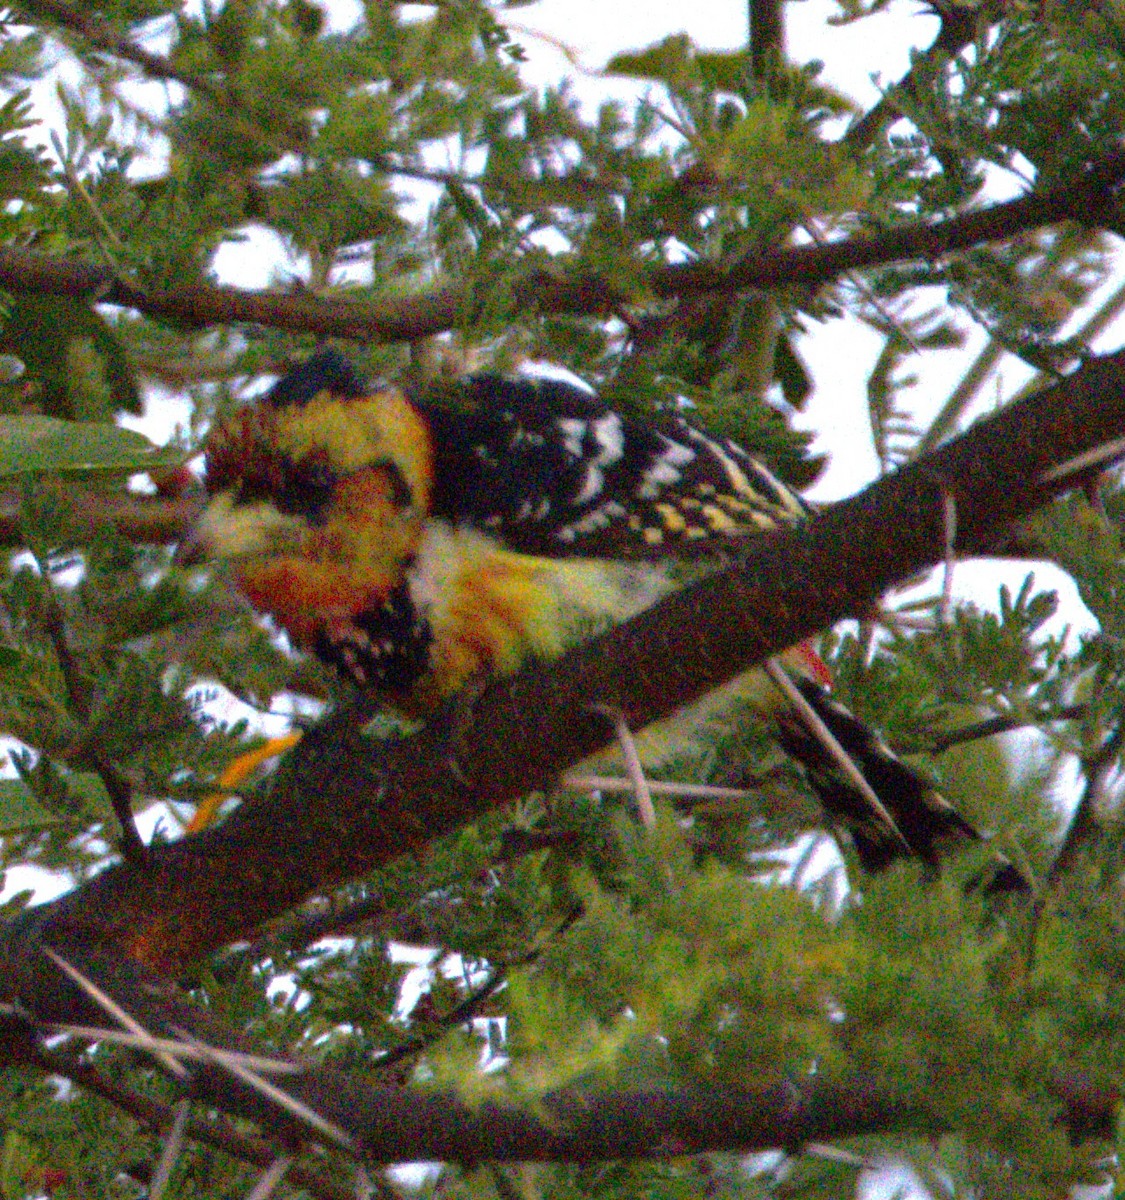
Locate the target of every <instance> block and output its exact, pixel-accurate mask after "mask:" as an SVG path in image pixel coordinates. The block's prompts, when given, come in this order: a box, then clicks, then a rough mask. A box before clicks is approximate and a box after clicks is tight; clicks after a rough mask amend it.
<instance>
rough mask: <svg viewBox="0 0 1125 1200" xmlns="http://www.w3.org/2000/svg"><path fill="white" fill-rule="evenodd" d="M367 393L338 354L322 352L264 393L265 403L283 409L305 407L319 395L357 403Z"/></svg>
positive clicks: (327, 351)
mask: <svg viewBox="0 0 1125 1200" xmlns="http://www.w3.org/2000/svg"><path fill="white" fill-rule="evenodd" d="M368 391H369V388H368V386H367V384H366V383H364V381H363V379H362V378H360V375H359V372H358V371H357V370H356V369H355V367H353V366H352V364H351V363H350V362H349V361H348V359H347V358H345V357H344V355H342V354H341V353H340V351H339V350H332V349H325V350H318V351H317V352H316V353H315V354H314V355H313V356H312V358H310V359H308V360H307V361H305V362H303V363H302V364H301V365H300V366H299V367H295V368H294V369H293V370H292V371H290V372H289V373H288V374H287V375H283V376H282V377H281V378H280V379H279V380H278V381H277V383H275V384H274V385H273V387H272V388H270V390H269V391H268V392H267V393H266V402H267V403H268V404H272V405H273V406H274V407H275V408H286V407H288V406H289V405H291V404H296V405H298V406H300V405H303V404H308V402H309V401H310V400H311V399H312V398H313V397H314V396H316V395H318V394H319V393H320V392H331V393H332V394H333V395H334V396H344V397H347V398H350V399H358V398H359V397H360V396H366V395H367V393H368Z"/></svg>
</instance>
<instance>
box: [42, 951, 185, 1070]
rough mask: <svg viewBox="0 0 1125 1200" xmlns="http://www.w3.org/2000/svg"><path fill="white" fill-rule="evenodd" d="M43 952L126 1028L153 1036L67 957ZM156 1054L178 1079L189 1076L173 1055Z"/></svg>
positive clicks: (52, 952) (158, 1052)
mask: <svg viewBox="0 0 1125 1200" xmlns="http://www.w3.org/2000/svg"><path fill="white" fill-rule="evenodd" d="M43 953H44V954H45V955H46V956H47V957H48V958H49V959H50V960H51V961H52V962H53V963H54V964H55V966H57V967H58V968H59V970H60V971H62V972H63V974H64V975H66V976H67V977H68V978H69V979H71V980H72V981H73V982H74V983H76V984H77V985H78V986H79V987H80V988H81V989H82V991H83V992H85V993H86V995H87V996H89V997H90V999H91V1000H93V1001H94V1003H95V1004H97V1005H98V1006H99V1008H102V1009H103V1010H104V1011H105V1012H107V1013H109V1015H110V1016H111V1017H114V1018H116V1019H117V1020H118V1021H120V1022H121V1024H122V1025H124V1026H125V1028H126V1029H128V1030H130V1031H131V1032H132V1033H135V1034H137V1035H138V1036H141V1037H145V1038H151V1037H152V1035H151V1034H150V1033H149V1031H148V1030H147V1029H145V1027H144V1026H143V1025H142V1024H141V1023H140V1021H138V1020H137V1019H136V1017H134V1016H132V1015H131V1014H130V1013H128V1012H126V1011H125V1009H123V1008H122V1007H121V1005H120V1004H118V1003H117V1001H116V1000H114V999H113V997H112V996H110V995H107V993H105V992H103V991H102V989H101V988H100V987H98V985H97V984H96V983H95V982H94V981H93V980H92V979H89V978H88V977H87V976H85V975H83V974H82V972H81V971H79V970H78V968H77V967H73V966H71V965H70V963H68V962H67V961H66V959H65V958H63V957H62V956H61V955H59V954H56V953H55V951H54V950H52V949H51V947H50V946H44V947H43ZM154 1056H155V1057H156V1058H158V1059H159V1060H160V1061H161V1062H162V1063H163V1064H164V1065H165V1066H166V1067H167V1068H168V1070H169V1071H171V1072H172V1074H173V1075H175V1076H176V1077H177V1078H178V1079H187V1078H188V1072H187V1071H186V1070H185V1069H184V1067H183V1066H182V1064H181V1063H180V1062H179V1061H178V1060H177V1059H176V1058H175V1057H174V1056H173V1055H171V1054H168V1053H166V1052H165V1051H163V1050H157V1051H154Z"/></svg>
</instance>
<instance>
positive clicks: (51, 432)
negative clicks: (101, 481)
mask: <svg viewBox="0 0 1125 1200" xmlns="http://www.w3.org/2000/svg"><path fill="white" fill-rule="evenodd" d="M183 460H184V455H183V452H182V451H180V450H162V449H160V447H158V446H154V445H153V444H152V442H150V441H149V440H148V438H146V437H145V436H144V435H143V434H140V433H136V432H135V431H134V430H132V429H121V428H119V427H118V426H116V425H107V424H105V423H104V422H101V421H60V420H58V419H56V418H55V417H42V416H37V415H31V416H14V415H10V414H7V415H4V414H0V478H4V477H11V476H14V475H33V474H39V473H43V472H67V473H70V472H89V471H117V472H124V473H129V474H131V473H133V472H136V471H148V470H151V469H152V468H154V467H173V466H179V465H180V464H181V463H182V462H183Z"/></svg>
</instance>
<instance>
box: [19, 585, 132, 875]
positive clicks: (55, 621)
mask: <svg viewBox="0 0 1125 1200" xmlns="http://www.w3.org/2000/svg"><path fill="white" fill-rule="evenodd" d="M45 592H46V601H45V605H44V612H43V626H44V629H45V631H46V634H47V637H48V638H49V639H50V642H51V645H52V646H53V648H54V651H55V658H56V659H57V660H58V664H59V672H60V674H61V675H62V679H63V686H64V687H65V689H66V695H67V700H68V702H69V704H70V707H71V708H72V709H73V710H74V712H75V713H76V714H77V716H78V717H79V719H80V720H81V721H82V723H83V724H84V725H88V724H89V720H90V710H91V702H92V696H91V689H90V681H89V679H88V678H87V677H86V672H85V671H84V670H83V668H82V664H81V663H80V662H79V661H78V660H77V658H76V657H75V655H74V652H73V650H72V649H71V645H70V635H69V634H68V633H67V628H66V617H65V615H64V613H63V610H62V605H61V604H60V603H59V600H58V596H57V595H56V594H55V591H54V584H53V583H51V582H50V579H49V577H48V578H47V582H46V585H45ZM85 758H86V760H87V762H86V765H88V766H90V767H91V768H92V769H93V770H94V771H95V772H97V774H98V777H99V778H100V779H101V781H102V783H103V785H104V786H105V790H106V793H107V795H108V796H109V802H110V806H111V807H112V809H113V815H114V816H115V817H116V818H117V824H118V828H119V829H120V831H121V838H120V847H121V853H122V855H123V856H124V858H125V860H126V861H127V862H130V863H132V864H133V865H134V866H140V865H141V864H142V863H143V862H144V856H145V844H144V842H143V841H142V840H141V835H140V832H139V831H138V829H137V822H136V819H135V818H134V816H133V790H132V788H131V787H130V786H129V784H128V783H127V782H126V781H125V779H124V778H122V775H121V772H120V771H118V769H117V767H116V766H115V765H114V764H113V763H112V762H110V761H109V760H108V759H107V758H106V757H105V755H104V754H103V753H102V752H101V749H100V747H98V746H96V745H95V746H91V747H89V749H88V751H87V753H86V755H85Z"/></svg>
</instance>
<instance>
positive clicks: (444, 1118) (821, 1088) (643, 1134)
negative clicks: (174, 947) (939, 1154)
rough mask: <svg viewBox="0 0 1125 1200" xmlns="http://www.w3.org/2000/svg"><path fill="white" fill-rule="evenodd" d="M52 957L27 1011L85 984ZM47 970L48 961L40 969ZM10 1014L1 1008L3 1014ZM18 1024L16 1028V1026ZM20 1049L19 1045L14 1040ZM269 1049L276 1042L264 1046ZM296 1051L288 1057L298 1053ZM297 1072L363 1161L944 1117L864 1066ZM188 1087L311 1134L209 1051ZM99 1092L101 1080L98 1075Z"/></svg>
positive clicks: (215, 1025)
mask: <svg viewBox="0 0 1125 1200" xmlns="http://www.w3.org/2000/svg"><path fill="white" fill-rule="evenodd" d="M59 948H60V949H65V952H66V957H67V958H68V959H74V960H76V961H77V965H79V966H80V968H81V972H82V974H83V975H84V976H86V977H87V978H88V979H91V980H93V981H94V982H95V983H96V984H97V987H98V988H99V989H100V990H101V991H102V992H104V993H105V994H107V995H109V996H111V997H112V998H113V1000H114V1002H115V1003H116V1004H117V1005H118V1006H119V1007H120V1008H121V1009H123V1010H125V1011H126V1012H128V1013H129V1015H130V1018H131V1019H132V1020H135V1021H137V1022H138V1023H139V1024H140V1025H142V1026H143V1027H144V1028H145V1029H147V1030H149V1031H150V1032H153V1033H157V1034H160V1035H162V1036H168V1035H169V1033H170V1032H173V1031H175V1030H177V1029H180V1030H184V1031H186V1032H187V1034H188V1035H189V1036H190V1038H191V1039H193V1040H194V1041H195V1043H196V1044H198V1043H199V1042H202V1041H206V1042H207V1043H208V1044H209V1045H211V1046H213V1047H216V1048H221V1049H226V1050H238V1049H249V1048H251V1047H250V1046H249V1044H248V1043H247V1040H246V1038H245V1037H244V1035H242V1034H239V1033H238V1032H236V1031H234V1030H232V1029H230V1028H229V1027H227V1026H226V1025H224V1024H223V1023H222V1021H221V1020H220V1019H219V1018H218V1017H217V1016H216V1015H215V1014H214V1013H212V1012H210V1011H209V1010H207V1009H203V1008H200V1007H198V1006H196V1005H194V1004H192V1003H190V1002H189V1001H188V1000H187V999H186V998H185V997H184V996H183V995H181V994H180V993H179V992H178V991H177V990H176V989H175V988H173V987H172V986H171V985H169V984H168V983H166V982H165V981H163V980H160V979H157V978H155V977H154V976H152V975H150V974H149V973H148V972H146V971H144V970H143V969H140V968H138V966H137V964H136V963H135V962H128V961H126V960H124V959H121V958H120V957H117V956H116V955H115V954H112V953H110V954H106V953H102V952H100V951H92V952H91V951H89V950H83V949H79V948H71V947H63V946H61V945H60V946H59ZM34 957H35V958H36V959H38V961H39V963H40V964H42V965H44V966H46V967H47V969H48V970H49V971H50V988H49V989H48V990H47V991H45V992H44V993H43V994H41V996H40V997H39V998H38V1005H37V1007H38V1009H39V1012H37V1014H36V1015H37V1016H39V1015H41V1016H43V1017H45V1018H49V1017H50V1016H51V1015H52V1014H53V1015H58V1014H59V1013H60V1012H62V1011H63V1010H66V1011H68V1012H69V1011H73V1010H74V1009H75V1008H76V1007H78V1008H81V1007H82V1005H83V1004H84V1003H86V1001H85V1000H84V998H83V993H81V992H79V991H77V990H76V989H75V988H74V986H73V985H72V984H70V983H69V982H67V981H66V980H65V979H63V978H62V977H61V976H60V975H59V973H58V971H57V970H55V969H52V968H51V966H50V964H49V963H48V962H47V960H46V958H45V957H44V956H42V955H40V954H36V955H35V956H34ZM44 978H45V981H46V973H45V976H44ZM9 1020H11V1019H9ZM25 1028H26V1026H25V1025H23V1024H21V1026H20V1029H19V1032H20V1035H21V1037H23V1038H26V1034H25V1032H24V1030H25ZM22 1056H23V1058H24V1061H26V1051H24V1052H23V1054H22ZM271 1057H275V1058H276V1057H277V1056H271ZM294 1061H295V1062H296V1061H297V1060H294ZM297 1065H299V1066H300V1067H301V1068H302V1069H301V1070H299V1071H297V1072H295V1073H285V1074H278V1075H274V1076H271V1079H272V1080H273V1082H274V1083H275V1085H277V1086H279V1087H281V1088H283V1090H284V1091H285V1093H287V1095H288V1096H290V1097H292V1098H293V1100H295V1101H296V1102H297V1103H298V1104H300V1105H302V1106H304V1108H305V1109H307V1110H310V1111H312V1112H315V1113H316V1114H317V1116H318V1117H319V1118H321V1119H322V1120H324V1121H326V1122H328V1123H330V1124H331V1125H333V1126H335V1127H337V1128H338V1129H339V1130H341V1131H342V1132H343V1133H345V1134H347V1135H349V1137H350V1138H351V1139H352V1140H353V1141H354V1143H355V1144H356V1145H357V1146H358V1147H359V1148H360V1154H361V1157H362V1158H363V1159H364V1160H365V1161H367V1162H369V1163H376V1162H377V1163H385V1162H408V1161H416V1160H418V1159H440V1160H442V1161H456V1162H466V1163H472V1162H480V1161H494V1162H504V1161H540V1162H544V1161H553V1162H597V1161H602V1160H606V1159H629V1158H667V1157H678V1156H682V1155H686V1154H694V1153H699V1152H702V1151H706V1150H718V1151H722V1150H728V1151H743V1152H745V1151H750V1150H756V1149H768V1148H773V1147H776V1146H784V1147H786V1148H787V1149H797V1148H798V1147H800V1146H801V1145H803V1144H804V1143H806V1142H808V1141H822V1140H832V1139H836V1138H840V1137H850V1136H857V1135H862V1134H866V1133H875V1132H885V1131H888V1130H892V1129H913V1128H920V1129H921V1130H923V1131H925V1132H928V1133H935V1134H936V1133H939V1132H941V1129H942V1127H941V1123H940V1119H939V1118H938V1117H936V1116H934V1115H932V1114H930V1113H929V1112H927V1111H926V1110H925V1108H924V1107H923V1106H922V1105H921V1104H920V1103H918V1102H915V1101H913V1100H911V1099H910V1098H904V1097H902V1096H896V1095H892V1094H890V1093H888V1092H887V1091H886V1090H884V1089H883V1088H881V1087H879V1086H877V1085H876V1084H874V1083H873V1082H872V1081H871V1080H869V1079H867V1078H866V1077H863V1076H860V1075H854V1076H852V1077H850V1078H847V1079H844V1080H830V1079H827V1078H824V1077H822V1076H801V1077H798V1078H796V1079H793V1080H790V1079H788V1078H784V1077H779V1076H776V1075H773V1076H772V1077H771V1078H770V1079H769V1080H768V1081H765V1082H762V1081H755V1082H754V1083H753V1084H751V1085H749V1086H746V1087H726V1088H724V1087H708V1088H703V1087H699V1086H694V1085H690V1084H689V1085H682V1086H678V1085H668V1086H648V1087H638V1088H622V1089H618V1090H607V1089H598V1088H597V1087H582V1088H579V1087H570V1088H562V1089H558V1090H556V1091H553V1092H549V1093H547V1094H545V1095H543V1096H541V1097H540V1098H539V1099H538V1101H537V1103H536V1104H535V1106H534V1109H533V1111H528V1110H527V1108H526V1106H525V1107H517V1106H516V1105H515V1104H513V1103H510V1102H509V1101H508V1100H507V1099H506V1098H498V1099H493V1100H485V1101H483V1102H480V1101H478V1100H473V1101H472V1102H468V1103H467V1102H465V1101H464V1100H462V1099H461V1098H460V1097H459V1096H458V1095H457V1094H456V1093H455V1092H453V1091H451V1090H450V1089H446V1088H434V1089H427V1090H421V1089H405V1088H401V1087H394V1086H380V1085H375V1084H372V1083H370V1082H368V1081H367V1080H366V1079H365V1078H363V1077H362V1075H361V1074H359V1073H354V1074H353V1073H348V1072H343V1071H340V1070H336V1069H334V1068H331V1067H323V1066H314V1065H311V1064H309V1063H307V1062H303V1063H301V1062H298V1063H297ZM191 1087H192V1092H193V1095H194V1096H196V1097H197V1098H199V1099H200V1100H202V1101H203V1102H204V1103H210V1104H213V1105H216V1106H217V1107H219V1108H220V1109H222V1110H223V1111H224V1112H226V1113H228V1114H231V1115H240V1116H244V1117H247V1118H249V1119H251V1120H254V1121H257V1122H259V1123H260V1124H261V1125H262V1126H263V1127H264V1128H265V1129H268V1130H269V1131H270V1132H271V1133H272V1134H275V1135H276V1136H277V1137H279V1138H282V1139H286V1140H289V1139H295V1140H296V1142H297V1143H298V1144H300V1143H301V1142H304V1141H305V1140H307V1138H308V1137H309V1128H308V1127H307V1126H306V1125H302V1124H296V1123H294V1120H293V1119H291V1118H289V1117H287V1115H286V1113H285V1111H284V1110H283V1109H282V1108H281V1107H280V1106H279V1105H278V1104H277V1103H276V1101H271V1100H269V1099H268V1098H266V1097H264V1096H263V1095H262V1094H261V1093H260V1092H257V1091H255V1090H253V1089H251V1088H249V1087H248V1086H247V1084H246V1083H245V1082H243V1081H242V1080H240V1079H239V1078H238V1076H237V1075H235V1074H233V1073H231V1072H227V1071H224V1070H223V1069H222V1067H221V1066H219V1065H213V1064H210V1063H208V1062H206V1061H204V1062H203V1063H201V1064H196V1065H194V1066H193V1068H192V1076H191ZM102 1094H106V1093H105V1089H104V1088H103V1089H102ZM127 1098H129V1099H130V1102H131V1093H130V1094H129V1096H128V1097H127Z"/></svg>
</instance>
